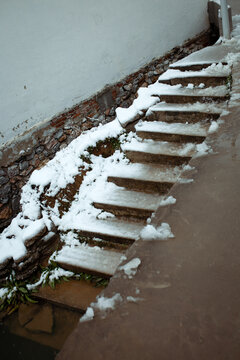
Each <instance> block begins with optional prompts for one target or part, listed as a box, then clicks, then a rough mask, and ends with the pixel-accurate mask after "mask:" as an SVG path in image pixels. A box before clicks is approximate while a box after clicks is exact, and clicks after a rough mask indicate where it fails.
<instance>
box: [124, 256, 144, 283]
mask: <svg viewBox="0 0 240 360" xmlns="http://www.w3.org/2000/svg"><path fill="white" fill-rule="evenodd" d="M140 264H141V260H140V259H139V258H134V259H132V260H131V261H129V262H128V263H127V264H125V265H122V266H120V267H119V270H122V271H124V273H125V275H127V277H128V278H129V279H132V278H133V276H134V275H136V272H137V269H138V267H139V265H140Z"/></svg>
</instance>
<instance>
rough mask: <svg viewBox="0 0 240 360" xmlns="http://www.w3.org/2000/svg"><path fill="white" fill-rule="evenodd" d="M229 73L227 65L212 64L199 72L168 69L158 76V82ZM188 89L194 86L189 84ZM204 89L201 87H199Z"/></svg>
mask: <svg viewBox="0 0 240 360" xmlns="http://www.w3.org/2000/svg"><path fill="white" fill-rule="evenodd" d="M230 73H231V69H230V66H229V65H223V64H222V63H218V64H212V65H210V66H208V67H207V68H206V69H202V70H200V71H191V70H190V71H180V70H175V69H169V70H167V71H166V72H165V73H163V74H162V75H160V76H159V79H158V80H159V81H161V80H170V79H174V78H179V79H181V78H182V79H183V78H191V77H200V78H201V77H207V76H216V77H217V76H229V75H230ZM187 87H188V88H189V89H193V88H194V84H192V83H190V84H188V86H187ZM201 87H204V84H203V86H200V88H201Z"/></svg>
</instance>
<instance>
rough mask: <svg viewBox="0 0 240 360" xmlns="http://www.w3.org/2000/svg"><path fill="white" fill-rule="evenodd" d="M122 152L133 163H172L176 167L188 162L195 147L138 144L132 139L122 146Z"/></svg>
mask: <svg viewBox="0 0 240 360" xmlns="http://www.w3.org/2000/svg"><path fill="white" fill-rule="evenodd" d="M122 150H123V151H124V152H125V153H126V155H127V157H128V158H129V159H130V160H131V161H133V162H155V163H164V164H166V163H171V164H172V163H174V164H176V165H178V164H182V163H185V162H187V161H189V160H190V158H191V157H192V156H193V154H194V150H195V145H194V144H192V143H188V144H177V143H170V142H165V141H153V140H144V141H142V142H139V141H137V140H136V139H133V140H132V141H131V142H130V143H127V144H124V145H122Z"/></svg>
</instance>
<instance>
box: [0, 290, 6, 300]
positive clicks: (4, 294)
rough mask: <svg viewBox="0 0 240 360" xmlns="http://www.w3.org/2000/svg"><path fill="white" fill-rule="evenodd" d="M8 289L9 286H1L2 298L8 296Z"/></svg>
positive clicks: (0, 293) (0, 296) (0, 298)
mask: <svg viewBox="0 0 240 360" xmlns="http://www.w3.org/2000/svg"><path fill="white" fill-rule="evenodd" d="M7 293H8V289H7V288H0V300H4V299H5V297H6V296H7Z"/></svg>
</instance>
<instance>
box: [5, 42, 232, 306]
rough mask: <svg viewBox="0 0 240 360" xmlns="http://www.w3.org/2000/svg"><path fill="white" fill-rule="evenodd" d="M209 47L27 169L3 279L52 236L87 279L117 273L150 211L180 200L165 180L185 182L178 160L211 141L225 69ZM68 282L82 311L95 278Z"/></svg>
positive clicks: (35, 256)
mask: <svg viewBox="0 0 240 360" xmlns="http://www.w3.org/2000/svg"><path fill="white" fill-rule="evenodd" d="M209 49H210V50H209ZM209 49H207V50H204V51H206V54H207V55H206V56H205V55H204V54H205V52H204V51H203V52H199V53H195V54H193V55H190V56H189V57H187V58H185V59H183V60H181V61H179V62H177V63H175V64H172V65H171V66H170V69H169V70H168V71H166V73H164V74H162V75H161V76H160V77H159V80H158V81H157V82H156V83H155V84H152V85H149V86H148V87H142V88H140V89H139V90H138V97H137V98H136V99H135V100H134V101H133V104H132V105H131V106H130V107H129V108H118V109H117V110H116V115H117V117H116V119H115V120H114V121H113V122H111V123H108V124H105V125H104V126H99V127H98V128H93V129H91V130H90V131H87V132H84V133H83V134H81V135H80V136H79V137H78V138H77V139H75V140H74V141H73V142H72V143H71V144H69V146H68V147H67V148H65V149H63V150H61V151H60V152H58V153H57V154H56V156H55V158H54V159H52V160H51V161H50V162H49V163H48V164H47V165H46V166H44V167H43V168H41V169H39V170H36V171H34V172H33V174H32V175H31V177H30V179H29V182H28V183H27V184H26V186H25V187H23V196H22V200H21V201H22V211H21V213H19V214H18V217H17V218H16V219H14V220H13V222H12V224H11V226H10V227H9V228H8V230H6V232H4V233H3V235H1V236H3V237H4V236H5V238H4V239H3V240H2V238H1V240H2V241H1V246H2V247H1V251H0V281H5V279H6V277H7V276H9V275H10V274H11V272H12V270H14V276H15V279H16V280H23V279H26V278H28V277H29V276H30V275H31V274H32V273H33V272H34V271H36V270H37V269H39V262H40V259H41V260H42V258H43V257H44V256H46V255H49V253H50V252H51V253H52V252H53V251H54V250H55V249H56V245H57V243H58V245H59V246H58V250H57V251H56V252H54V254H53V260H55V262H56V263H57V264H58V265H59V266H60V267H62V268H64V269H66V270H74V272H76V273H83V274H82V276H83V277H84V278H85V279H86V278H87V279H89V276H90V277H91V278H92V279H93V277H92V275H94V276H95V275H96V276H98V277H99V276H100V277H103V278H107V279H108V278H110V277H111V276H112V275H113V274H114V273H115V271H116V269H117V267H118V265H119V264H120V263H121V261H122V259H123V256H124V254H125V252H126V250H127V249H128V247H129V246H131V245H132V244H133V243H134V242H135V241H139V239H141V237H142V235H141V234H145V235H146V231H147V230H148V229H149V227H147V228H145V226H146V225H147V224H148V225H149V224H151V220H152V216H153V214H154V213H155V212H156V210H157V209H158V208H159V207H164V206H171V205H173V204H174V203H175V202H176V201H177V200H178V199H174V198H173V197H171V196H169V195H168V193H169V191H170V189H171V187H172V186H173V185H174V184H175V183H177V182H181V183H183V182H184V181H185V182H186V179H185V180H184V175H182V173H183V172H184V171H185V170H186V169H187V168H186V166H185V165H187V164H188V162H189V161H190V160H191V158H192V157H193V156H195V155H197V156H200V155H201V154H204V153H206V152H207V151H208V150H209V148H208V146H207V144H206V143H204V141H205V139H206V137H207V136H208V134H209V133H212V132H213V131H216V130H217V128H218V126H219V124H220V122H218V118H219V116H220V114H221V113H222V111H223V110H224V109H225V108H226V100H228V98H229V93H230V85H231V68H230V66H228V65H227V64H226V63H225V60H224V59H222V58H221V56H219V57H217V58H216V57H215V55H214V54H215V51H216V49H215V50H214V51H213V54H212V55H211V48H209ZM198 57H199V58H200V60H198ZM145 235H144V236H145ZM59 239H60V241H59ZM48 270H49V269H48ZM60 271H62V269H60ZM94 279H95V280H96V278H94ZM98 281H100V279H99V278H98ZM101 281H102V280H101ZM104 282H105V280H104ZM73 287H74V289H75V290H74V291H75V295H76V296H75V297H74V298H75V299H80V298H81V297H83V295H82V292H83V293H84V294H85V295H84V296H85V300H84V302H81V301H80V303H79V302H78V301H77V303H75V305H74V306H73V305H70V306H72V307H74V308H78V309H82V310H84V309H83V308H82V307H81V306H82V305H81V304H83V303H84V304H85V305H86V304H87V299H88V298H89V299H90V297H91V301H92V299H93V297H94V296H95V295H96V293H95V291H94V292H93V291H92V284H91V283H89V284H88V283H87V284H86V283H83V282H81V281H80V282H79V283H78V284H77V285H76V284H75V285H74V286H73ZM63 288H64V287H63ZM45 289H46V290H44V289H42V290H39V294H38V295H37V296H38V297H40V298H41V297H42V298H44V299H45V300H46V299H49V301H55V302H58V303H60V304H61V305H66V304H69V296H68V295H67V294H62V293H61V291H60V290H59V291H60V292H58V296H57V297H58V299H57V300H53V298H55V295H54V294H53V293H51V294H50V290H49V289H50V288H49V287H46V288H45ZM68 289H71V286H69V287H68ZM76 289H77V290H76ZM89 289H90V291H89ZM51 291H52V290H51ZM63 291H64V290H63ZM69 291H70V290H69ZM59 294H60V295H59ZM78 294H79V296H78ZM89 294H91V296H90V295H89ZM88 296H90V297H88ZM89 302H90V300H89ZM85 305H84V306H85Z"/></svg>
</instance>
